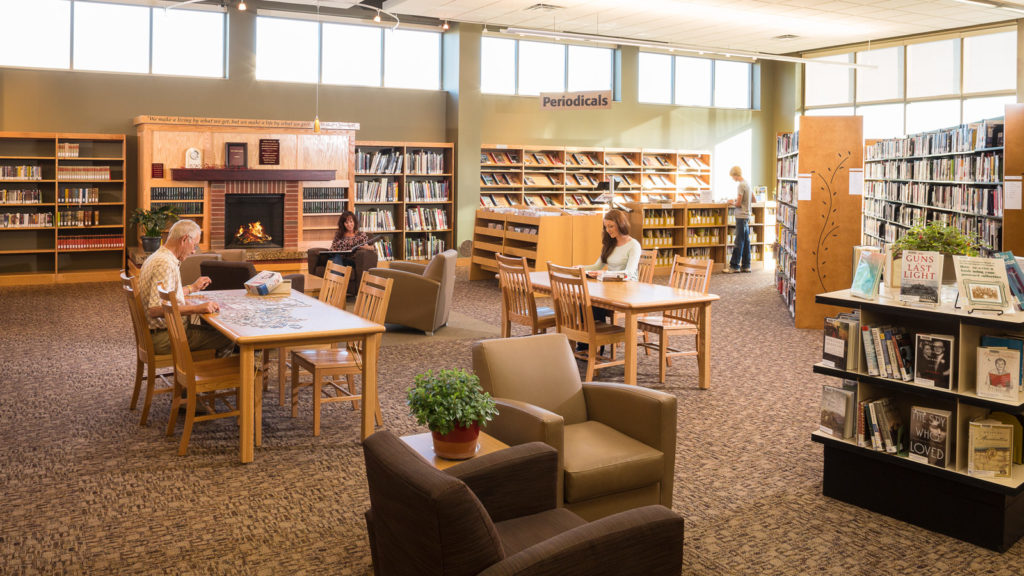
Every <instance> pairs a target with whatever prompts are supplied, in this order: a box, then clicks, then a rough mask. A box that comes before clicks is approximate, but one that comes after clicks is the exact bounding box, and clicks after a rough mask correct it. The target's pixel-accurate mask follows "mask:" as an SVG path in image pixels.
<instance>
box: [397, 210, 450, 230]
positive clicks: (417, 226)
mask: <svg viewBox="0 0 1024 576" xmlns="http://www.w3.org/2000/svg"><path fill="white" fill-rule="evenodd" d="M405 227H406V229H407V230H447V229H448V213H447V212H446V211H445V210H444V209H442V208H423V207H418V208H408V209H406V211H405Z"/></svg>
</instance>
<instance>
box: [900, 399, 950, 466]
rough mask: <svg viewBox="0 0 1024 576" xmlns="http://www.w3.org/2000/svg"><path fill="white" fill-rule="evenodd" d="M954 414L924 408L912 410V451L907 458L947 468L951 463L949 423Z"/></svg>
mask: <svg viewBox="0 0 1024 576" xmlns="http://www.w3.org/2000/svg"><path fill="white" fill-rule="evenodd" d="M951 416H952V412H950V411H949V410H938V409H936V408H926V407H924V406H912V407H911V408H910V449H909V451H908V453H907V458H909V459H911V460H914V461H915V462H922V463H925V464H931V465H933V466H938V467H940V468H945V467H946V465H947V464H948V463H949V421H950V418H951Z"/></svg>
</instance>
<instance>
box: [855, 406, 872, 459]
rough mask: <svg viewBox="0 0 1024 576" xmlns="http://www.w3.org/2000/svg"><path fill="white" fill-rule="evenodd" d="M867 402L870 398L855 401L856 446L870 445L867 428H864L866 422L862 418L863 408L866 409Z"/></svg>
mask: <svg viewBox="0 0 1024 576" xmlns="http://www.w3.org/2000/svg"><path fill="white" fill-rule="evenodd" d="M869 402H870V400H861V401H860V402H858V403H857V446H862V447H870V446H871V441H870V440H869V439H868V434H867V430H866V428H865V425H866V424H867V423H866V422H865V420H864V410H866V409H867V405H868V403H869Z"/></svg>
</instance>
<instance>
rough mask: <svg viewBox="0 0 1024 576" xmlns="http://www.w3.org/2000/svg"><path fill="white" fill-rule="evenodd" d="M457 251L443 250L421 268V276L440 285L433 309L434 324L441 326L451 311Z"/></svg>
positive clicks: (446, 320)
mask: <svg viewBox="0 0 1024 576" xmlns="http://www.w3.org/2000/svg"><path fill="white" fill-rule="evenodd" d="M458 257H459V253H458V252H456V251H455V250H445V251H444V252H442V253H440V254H438V255H437V256H434V257H433V258H431V259H430V262H429V263H428V264H427V267H426V268H424V270H423V276H425V277H427V278H430V279H432V280H437V281H438V282H439V283H440V284H441V286H440V289H439V290H438V295H437V298H438V300H437V306H436V308H435V311H434V324H435V325H436V326H441V325H443V324H446V323H447V322H448V316H449V314H450V313H451V307H452V295H453V294H454V293H455V265H456V263H457V260H458Z"/></svg>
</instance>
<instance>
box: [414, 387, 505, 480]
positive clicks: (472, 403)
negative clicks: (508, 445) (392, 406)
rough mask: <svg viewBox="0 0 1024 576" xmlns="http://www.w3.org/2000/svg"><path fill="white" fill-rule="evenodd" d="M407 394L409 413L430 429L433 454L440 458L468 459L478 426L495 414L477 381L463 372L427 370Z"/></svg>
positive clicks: (473, 452)
mask: <svg viewBox="0 0 1024 576" xmlns="http://www.w3.org/2000/svg"><path fill="white" fill-rule="evenodd" d="M407 392H408V402H407V403H408V405H409V413H410V414H412V415H413V416H415V417H416V421H417V422H419V423H420V424H422V425H424V426H426V427H427V428H429V429H430V432H431V436H432V437H433V440H434V453H435V454H437V455H438V456H440V457H442V458H448V459H452V460H462V459H466V458H471V457H472V456H473V454H475V453H476V446H477V443H476V441H477V437H478V436H479V434H480V427H481V426H486V425H487V423H488V422H490V421H491V420H492V419H493V418H494V417H495V416H496V415H497V414H498V409H497V408H495V406H494V399H493V398H491V395H490V394H488V393H487V392H484V390H483V388H481V387H480V379H479V378H477V377H476V375H474V374H470V373H469V372H466V371H465V370H438V371H434V370H428V371H427V372H425V373H423V374H418V375H417V376H416V379H415V380H414V381H413V386H412V387H411V388H409V389H408V390H407Z"/></svg>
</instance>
